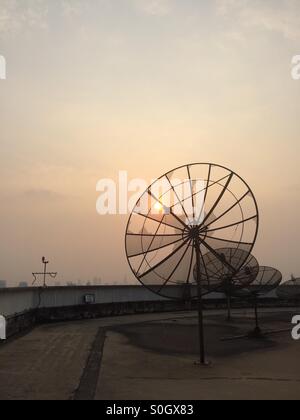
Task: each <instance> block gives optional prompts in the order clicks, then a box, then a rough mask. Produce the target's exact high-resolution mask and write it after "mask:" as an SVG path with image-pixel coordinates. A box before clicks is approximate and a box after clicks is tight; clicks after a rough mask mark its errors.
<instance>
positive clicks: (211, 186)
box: [126, 163, 259, 300]
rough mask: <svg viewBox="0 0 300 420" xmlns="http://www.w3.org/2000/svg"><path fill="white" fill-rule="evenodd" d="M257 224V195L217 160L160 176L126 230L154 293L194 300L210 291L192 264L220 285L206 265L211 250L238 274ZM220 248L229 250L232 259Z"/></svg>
mask: <svg viewBox="0 0 300 420" xmlns="http://www.w3.org/2000/svg"><path fill="white" fill-rule="evenodd" d="M258 224H259V214H258V207H257V203H256V200H255V197H254V195H253V193H252V191H251V189H250V187H249V186H248V185H247V184H246V183H245V181H244V180H243V179H242V178H241V177H240V176H238V175H237V174H236V173H234V172H232V171H231V170H230V169H227V168H225V167H222V166H219V165H214V164H201V163H200V164H193V165H185V166H182V167H180V168H177V169H174V170H173V171H170V172H168V173H166V174H165V175H163V176H162V177H160V178H159V179H158V180H157V181H155V182H154V183H153V184H152V185H151V186H150V187H149V188H148V189H147V190H146V191H145V193H144V194H143V195H142V197H141V198H140V199H139V200H138V202H137V204H136V205H135V207H134V209H133V211H132V214H131V216H130V218H129V221H128V225H127V230H126V254H127V258H128V263H129V265H130V267H131V269H132V272H133V273H134V275H135V276H136V278H137V279H138V280H139V281H140V282H141V283H142V284H143V285H144V286H145V287H147V288H148V289H150V290H151V291H153V292H154V293H156V294H158V295H160V296H163V297H166V298H171V299H177V300H183V299H195V298H197V297H199V293H200V294H206V293H208V290H207V289H206V290H205V289H203V290H201V291H199V288H198V287H197V286H198V282H197V279H195V277H194V273H193V270H194V266H195V265H196V264H197V266H199V267H201V275H204V276H205V281H206V282H207V284H210V285H214V284H215V285H216V286H218V287H219V286H220V282H216V278H215V274H214V270H212V272H210V270H211V269H210V270H206V266H207V265H208V264H210V259H209V257H208V256H207V254H209V255H213V257H214V258H215V259H216V261H218V270H219V271H222V270H223V271H224V272H226V273H227V274H228V275H229V273H230V275H231V276H232V277H234V276H235V275H236V274H237V272H239V270H240V269H241V267H243V265H244V264H245V263H246V261H247V259H248V258H249V255H250V253H251V251H252V249H253V246H254V243H255V241H256V238H257V233H258ZM220 248H222V249H224V248H230V249H231V251H230V252H232V254H233V255H235V256H237V258H236V260H235V259H234V261H235V262H234V264H232V261H233V259H231V261H230V258H229V260H227V259H224V256H223V255H222V253H220V252H219V250H220ZM197 259H198V263H197ZM209 291H211V287H210V289H209Z"/></svg>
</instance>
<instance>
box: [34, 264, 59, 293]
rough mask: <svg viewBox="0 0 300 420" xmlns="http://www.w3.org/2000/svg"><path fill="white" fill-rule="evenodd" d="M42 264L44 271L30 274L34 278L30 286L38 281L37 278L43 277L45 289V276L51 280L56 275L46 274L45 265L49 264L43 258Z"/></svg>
mask: <svg viewBox="0 0 300 420" xmlns="http://www.w3.org/2000/svg"><path fill="white" fill-rule="evenodd" d="M42 263H43V265H44V271H43V272H42V273H32V275H33V277H34V281H33V283H32V285H34V284H35V283H36V282H37V281H38V277H39V276H43V287H47V282H46V279H47V276H50V277H51V278H53V279H55V278H56V276H57V274H58V273H47V265H48V264H49V261H47V260H46V258H45V257H43V258H42Z"/></svg>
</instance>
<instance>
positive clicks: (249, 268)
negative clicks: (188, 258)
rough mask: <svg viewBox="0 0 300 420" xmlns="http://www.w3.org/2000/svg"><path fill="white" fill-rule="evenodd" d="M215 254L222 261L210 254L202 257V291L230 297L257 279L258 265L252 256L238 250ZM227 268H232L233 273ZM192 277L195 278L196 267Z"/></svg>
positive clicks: (226, 250)
mask: <svg viewBox="0 0 300 420" xmlns="http://www.w3.org/2000/svg"><path fill="white" fill-rule="evenodd" d="M217 253H218V254H219V255H221V256H222V261H220V260H219V259H218V258H216V256H215V255H214V254H213V253H211V252H209V253H207V254H206V255H204V257H203V261H204V264H203V265H202V266H201V276H202V286H203V288H204V289H206V290H208V291H209V292H213V291H218V292H220V293H224V294H226V295H232V294H233V293H234V292H235V291H236V290H239V289H243V288H245V287H247V286H248V285H249V284H250V283H252V282H253V281H254V280H255V279H256V278H257V276H258V273H259V263H258V261H257V259H256V258H255V257H254V256H253V255H251V254H250V255H249V254H248V253H247V252H246V251H244V250H243V249H240V248H221V249H218V250H217ZM226 262H227V263H228V264H226ZM241 264H242V265H241ZM229 267H234V272H233V271H232V270H231V269H229ZM194 276H196V267H195V269H194Z"/></svg>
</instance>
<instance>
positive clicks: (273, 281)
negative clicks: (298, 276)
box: [235, 267, 282, 298]
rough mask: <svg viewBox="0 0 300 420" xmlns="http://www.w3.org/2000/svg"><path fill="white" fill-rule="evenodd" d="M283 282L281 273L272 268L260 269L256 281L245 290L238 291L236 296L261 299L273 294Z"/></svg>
mask: <svg viewBox="0 0 300 420" xmlns="http://www.w3.org/2000/svg"><path fill="white" fill-rule="evenodd" d="M281 281H282V274H281V273H280V271H278V270H276V269H275V268H271V267H259V272H258V275H257V277H256V279H255V280H254V281H253V282H252V283H251V284H250V285H249V287H247V288H246V289H244V290H241V291H240V292H239V291H236V292H235V295H236V296H239V297H244V298H246V297H250V298H251V297H253V296H254V297H255V296H256V297H260V296H264V295H267V294H269V293H271V292H272V291H273V290H275V289H277V287H278V286H279V285H280V283H281Z"/></svg>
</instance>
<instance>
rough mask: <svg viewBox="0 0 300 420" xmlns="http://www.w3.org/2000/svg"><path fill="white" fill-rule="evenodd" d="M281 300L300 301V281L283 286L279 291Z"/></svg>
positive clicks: (291, 281) (295, 280) (293, 281)
mask: <svg viewBox="0 0 300 420" xmlns="http://www.w3.org/2000/svg"><path fill="white" fill-rule="evenodd" d="M277 296H278V297H279V298H280V299H300V279H292V280H289V281H287V282H285V283H283V284H281V285H280V286H279V287H278V289H277Z"/></svg>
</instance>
